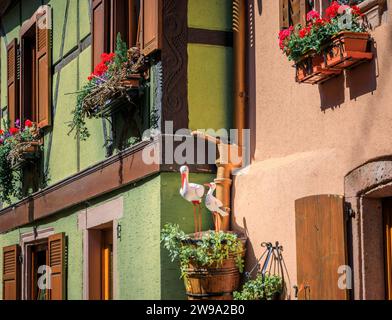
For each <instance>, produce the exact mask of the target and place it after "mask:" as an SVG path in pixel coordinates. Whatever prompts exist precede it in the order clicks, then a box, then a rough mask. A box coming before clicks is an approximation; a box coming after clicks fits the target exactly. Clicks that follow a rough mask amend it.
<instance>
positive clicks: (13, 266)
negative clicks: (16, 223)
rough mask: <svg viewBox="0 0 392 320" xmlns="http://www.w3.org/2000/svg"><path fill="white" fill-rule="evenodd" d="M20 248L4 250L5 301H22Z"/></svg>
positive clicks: (13, 247) (6, 248) (14, 246)
mask: <svg viewBox="0 0 392 320" xmlns="http://www.w3.org/2000/svg"><path fill="white" fill-rule="evenodd" d="M19 254H20V247H19V246H18V245H13V246H10V247H5V248H3V300H19V299H20V263H19Z"/></svg>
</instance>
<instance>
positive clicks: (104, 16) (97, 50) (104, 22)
mask: <svg viewBox="0 0 392 320" xmlns="http://www.w3.org/2000/svg"><path fill="white" fill-rule="evenodd" d="M91 16H92V26H91V28H92V30H91V32H92V62H93V65H92V68H93V69H94V67H95V66H96V65H97V64H98V63H100V61H101V54H102V53H104V52H106V51H108V49H109V47H110V44H109V32H110V28H109V17H110V16H109V2H108V1H107V0H93V3H92V14H91Z"/></svg>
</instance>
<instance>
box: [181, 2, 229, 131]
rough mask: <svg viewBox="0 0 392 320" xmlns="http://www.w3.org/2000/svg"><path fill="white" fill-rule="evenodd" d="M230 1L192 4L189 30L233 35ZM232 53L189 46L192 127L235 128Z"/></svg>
mask: <svg viewBox="0 0 392 320" xmlns="http://www.w3.org/2000/svg"><path fill="white" fill-rule="evenodd" d="M231 10H232V5H231V1H227V0H189V4H188V26H189V27H192V28H199V29H207V30H220V31H231V30H232V22H231ZM232 79H233V49H232V48H229V47H223V46H213V45H203V44H188V104H189V127H190V129H192V130H197V129H214V130H219V129H222V128H226V129H230V128H232V127H233V96H232V94H233V84H232Z"/></svg>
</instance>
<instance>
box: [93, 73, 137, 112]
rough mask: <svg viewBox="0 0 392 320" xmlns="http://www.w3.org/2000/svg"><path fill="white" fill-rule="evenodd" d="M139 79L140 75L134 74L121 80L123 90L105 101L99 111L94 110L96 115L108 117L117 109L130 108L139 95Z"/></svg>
mask: <svg viewBox="0 0 392 320" xmlns="http://www.w3.org/2000/svg"><path fill="white" fill-rule="evenodd" d="M141 79H142V77H141V75H139V74H135V75H131V76H128V77H127V78H125V79H124V80H121V82H120V83H121V87H122V88H124V90H122V91H121V92H118V94H116V95H114V96H113V97H112V98H111V99H109V100H108V101H106V103H105V104H104V105H103V106H102V107H101V108H100V109H99V111H97V112H96V116H98V117H104V118H105V117H110V116H111V115H113V114H115V113H117V112H118V111H119V110H124V107H129V108H132V102H133V101H137V99H138V97H139V95H140V88H141Z"/></svg>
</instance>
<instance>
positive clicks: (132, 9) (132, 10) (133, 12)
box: [128, 0, 140, 47]
mask: <svg viewBox="0 0 392 320" xmlns="http://www.w3.org/2000/svg"><path fill="white" fill-rule="evenodd" d="M137 2H138V1H137V0H128V45H129V47H134V46H136V45H138V43H137V34H138V31H139V11H140V8H139V7H138V5H137Z"/></svg>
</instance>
